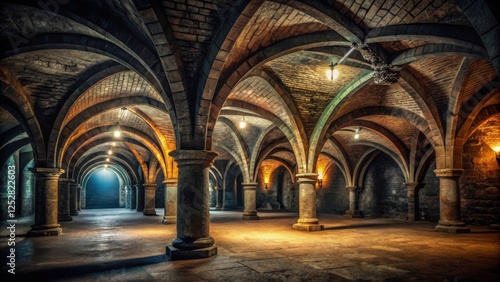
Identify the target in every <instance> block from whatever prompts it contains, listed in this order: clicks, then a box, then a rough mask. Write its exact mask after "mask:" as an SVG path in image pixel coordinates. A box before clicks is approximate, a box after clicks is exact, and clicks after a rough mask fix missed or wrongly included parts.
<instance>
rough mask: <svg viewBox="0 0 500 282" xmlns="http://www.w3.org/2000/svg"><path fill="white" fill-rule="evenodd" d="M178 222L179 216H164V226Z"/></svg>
mask: <svg viewBox="0 0 500 282" xmlns="http://www.w3.org/2000/svg"><path fill="white" fill-rule="evenodd" d="M176 222H177V216H164V217H163V221H162V223H163V224H173V223H176Z"/></svg>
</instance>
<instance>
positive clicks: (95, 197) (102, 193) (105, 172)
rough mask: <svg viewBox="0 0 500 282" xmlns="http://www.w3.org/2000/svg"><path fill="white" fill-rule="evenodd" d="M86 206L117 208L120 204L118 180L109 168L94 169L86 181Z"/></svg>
mask: <svg viewBox="0 0 500 282" xmlns="http://www.w3.org/2000/svg"><path fill="white" fill-rule="evenodd" d="M86 201H87V202H86V204H87V208H90V209H92V208H94V209H99V208H118V207H119V205H120V182H119V180H118V177H117V176H116V174H115V173H114V172H113V171H111V170H110V169H100V170H97V171H95V172H94V173H93V174H92V175H91V176H90V178H89V180H88V182H87V194H86Z"/></svg>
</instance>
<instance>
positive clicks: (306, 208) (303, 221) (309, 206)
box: [292, 173, 324, 231]
mask: <svg viewBox="0 0 500 282" xmlns="http://www.w3.org/2000/svg"><path fill="white" fill-rule="evenodd" d="M297 179H298V181H297V182H298V183H299V219H298V220H297V223H295V224H294V225H293V226H292V228H293V229H295V230H303V231H318V230H322V229H323V228H324V227H323V225H319V224H318V223H319V221H318V219H317V218H316V189H315V187H316V181H317V179H318V174H317V173H300V174H297Z"/></svg>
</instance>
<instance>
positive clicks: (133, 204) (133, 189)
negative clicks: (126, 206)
mask: <svg viewBox="0 0 500 282" xmlns="http://www.w3.org/2000/svg"><path fill="white" fill-rule="evenodd" d="M136 208H137V185H130V209H131V210H135V209H136Z"/></svg>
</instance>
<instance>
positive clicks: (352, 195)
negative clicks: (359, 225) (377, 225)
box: [345, 186, 363, 218]
mask: <svg viewBox="0 0 500 282" xmlns="http://www.w3.org/2000/svg"><path fill="white" fill-rule="evenodd" d="M345 188H346V189H347V191H349V209H348V210H346V211H345V216H346V217H351V218H361V217H363V213H362V212H361V211H360V210H358V195H357V193H358V187H357V186H347V187H345Z"/></svg>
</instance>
